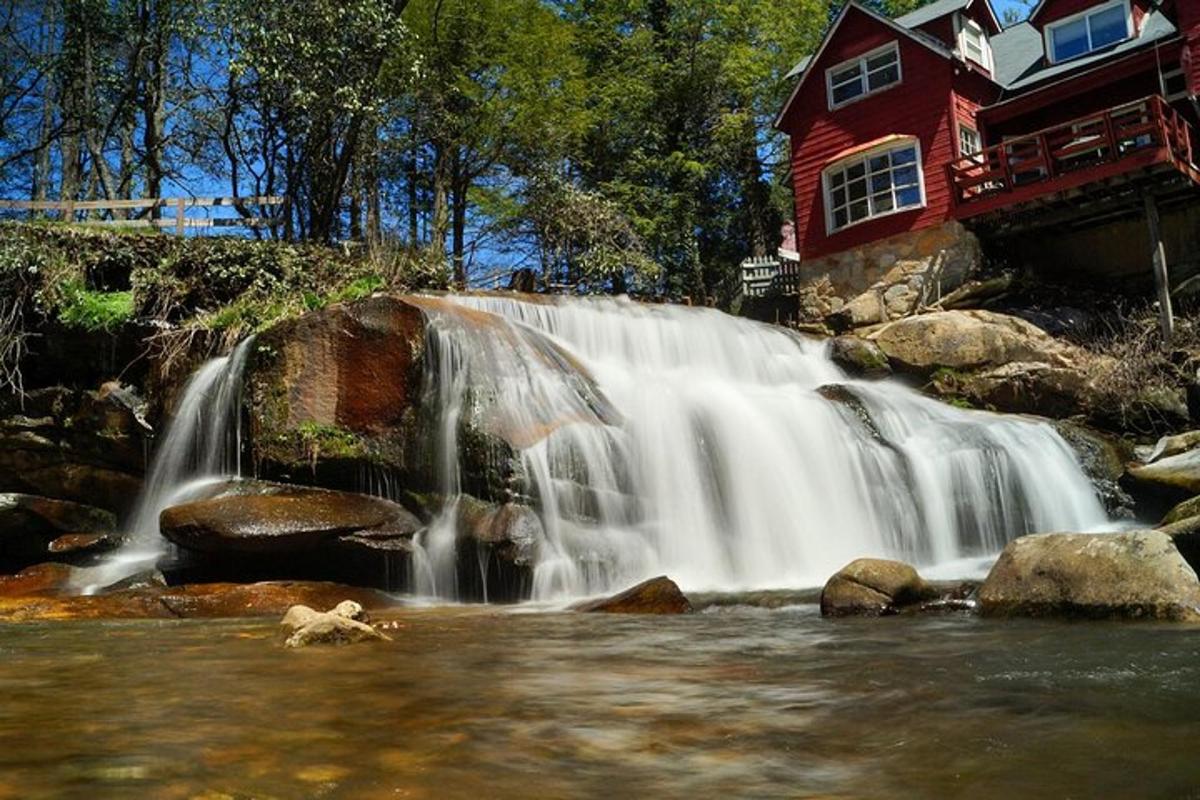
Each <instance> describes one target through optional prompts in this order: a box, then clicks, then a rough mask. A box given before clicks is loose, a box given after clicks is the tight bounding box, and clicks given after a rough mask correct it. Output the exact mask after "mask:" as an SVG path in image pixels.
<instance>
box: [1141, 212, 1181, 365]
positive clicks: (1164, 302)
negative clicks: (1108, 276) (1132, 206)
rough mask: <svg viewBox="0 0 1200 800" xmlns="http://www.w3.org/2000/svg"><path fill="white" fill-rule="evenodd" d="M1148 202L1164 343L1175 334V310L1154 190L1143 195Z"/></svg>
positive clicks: (1155, 280)
mask: <svg viewBox="0 0 1200 800" xmlns="http://www.w3.org/2000/svg"><path fill="white" fill-rule="evenodd" d="M1143 197H1144V199H1145V202H1146V227H1147V229H1148V231H1149V233H1150V258H1151V261H1152V263H1153V267H1154V285H1155V288H1157V289H1158V318H1159V323H1160V325H1161V326H1162V335H1163V343H1164V344H1169V343H1170V341H1171V339H1172V337H1173V336H1174V335H1175V312H1174V310H1173V309H1172V308H1171V278H1170V275H1169V274H1168V272H1167V248H1166V247H1165V246H1164V245H1163V240H1162V225H1161V224H1160V223H1159V218H1158V202H1157V201H1156V200H1155V199H1154V194H1153V193H1152V192H1146V193H1145V195H1144V196H1143Z"/></svg>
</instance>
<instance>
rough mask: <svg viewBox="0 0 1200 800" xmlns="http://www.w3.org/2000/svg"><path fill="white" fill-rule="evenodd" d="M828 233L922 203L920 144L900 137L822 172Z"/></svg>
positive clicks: (923, 184)
mask: <svg viewBox="0 0 1200 800" xmlns="http://www.w3.org/2000/svg"><path fill="white" fill-rule="evenodd" d="M824 183H825V225H826V229H827V231H828V232H829V233H833V232H834V231H840V230H842V229H843V228H847V227H849V226H851V225H854V224H856V223H859V222H863V221H865V220H868V219H875V218H876V217H884V216H887V215H889V214H896V213H899V212H901V211H908V210H910V209H914V208H922V207H924V205H925V178H924V175H923V174H922V171H921V145H920V143H919V142H918V141H917V140H916V139H903V140H901V141H898V142H893V143H890V144H887V145H883V146H881V147H877V148H874V149H873V150H869V151H867V152H866V153H860V154H857V155H854V156H851V157H850V158H847V159H845V160H843V161H839V162H838V163H836V164H834V165H833V166H831V167H828V168H827V169H826V170H825V173H824Z"/></svg>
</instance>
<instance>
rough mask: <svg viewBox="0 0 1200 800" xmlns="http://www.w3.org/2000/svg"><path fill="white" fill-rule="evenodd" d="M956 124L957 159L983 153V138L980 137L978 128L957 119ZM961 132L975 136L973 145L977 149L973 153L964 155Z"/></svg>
mask: <svg viewBox="0 0 1200 800" xmlns="http://www.w3.org/2000/svg"><path fill="white" fill-rule="evenodd" d="M957 122H958V157H959V158H960V159H961V158H966V157H968V156H977V155H981V154H982V153H983V136H981V135H980V133H979V128H977V127H975V126H974V125H972V124H971V123H968V122H964V121H963V120H961V119H958V120H957ZM963 131H970V132H971V133H972V134H973V135H974V136H975V144H976V146H977V147H978V148H979V149H978V150H976V151H975V152H974V153H964V152H963Z"/></svg>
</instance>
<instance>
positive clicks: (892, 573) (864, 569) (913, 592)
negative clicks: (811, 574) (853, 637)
mask: <svg viewBox="0 0 1200 800" xmlns="http://www.w3.org/2000/svg"><path fill="white" fill-rule="evenodd" d="M937 597H938V591H937V589H935V588H934V587H933V586H931V585H929V584H928V583H926V582H925V580H924V579H923V578H922V577H921V576H920V575H919V574H917V571H916V570H915V569H913V568H912V567H911V566H909V565H908V564H905V563H903V562H900V561H889V560H886V559H878V558H860V559H858V560H856V561H852V562H850V563H849V564H847V565H846V566H845V567H843V568H842V569H840V570H839V571H838V572H837V574H836V575H834V576H833V577H832V578H830V579H829V581H828V582H826V584H825V588H824V590H822V592H821V614H822V616H826V617H849V616H862V617H879V616H886V615H889V614H896V613H898V612H899V611H900V610H901V609H903V608H905V607H907V606H914V605H918V604H920V603H923V602H926V601H931V600H934V599H936V598H937Z"/></svg>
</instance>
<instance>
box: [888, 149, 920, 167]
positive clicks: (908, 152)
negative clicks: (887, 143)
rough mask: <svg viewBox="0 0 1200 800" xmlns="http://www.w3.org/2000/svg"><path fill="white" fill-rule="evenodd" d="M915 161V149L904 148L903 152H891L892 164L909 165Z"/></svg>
mask: <svg viewBox="0 0 1200 800" xmlns="http://www.w3.org/2000/svg"><path fill="white" fill-rule="evenodd" d="M916 160H917V148H915V147H906V148H904V149H903V150H893V151H892V163H893V164H897V165H899V164H911V163H913V162H914V161H916Z"/></svg>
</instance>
